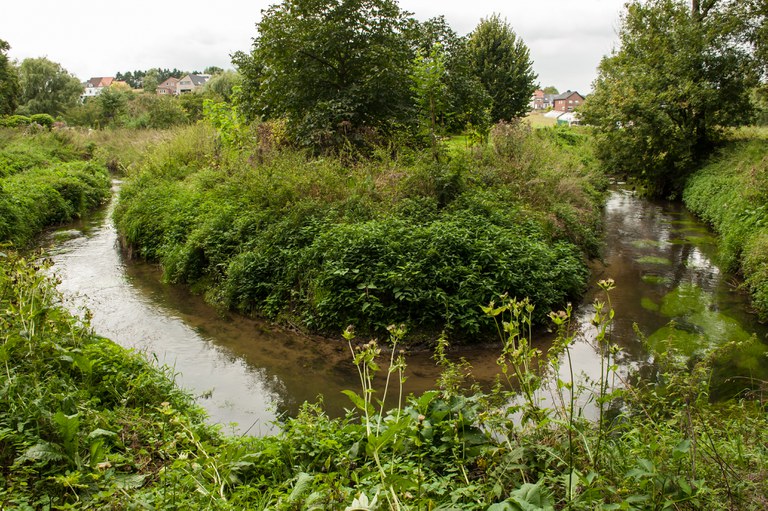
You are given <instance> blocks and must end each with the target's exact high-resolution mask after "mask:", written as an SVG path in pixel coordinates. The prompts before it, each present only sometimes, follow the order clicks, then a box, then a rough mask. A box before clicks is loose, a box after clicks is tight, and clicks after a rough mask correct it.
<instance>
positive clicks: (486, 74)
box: [468, 14, 537, 121]
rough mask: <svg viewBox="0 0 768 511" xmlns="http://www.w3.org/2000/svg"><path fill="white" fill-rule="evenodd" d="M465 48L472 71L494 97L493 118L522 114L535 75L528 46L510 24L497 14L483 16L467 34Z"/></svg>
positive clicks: (528, 99) (531, 92)
mask: <svg viewBox="0 0 768 511" xmlns="http://www.w3.org/2000/svg"><path fill="white" fill-rule="evenodd" d="M468 50H469V55H470V60H471V63H472V66H473V70H474V73H475V75H476V76H477V77H478V78H479V79H480V82H482V84H483V86H484V87H485V90H486V91H488V94H489V95H490V96H491V99H492V100H493V106H492V111H491V115H492V117H493V120H494V121H498V120H501V119H504V120H510V119H514V118H516V117H521V116H523V115H524V114H525V113H526V112H527V111H528V104H529V102H530V100H531V94H533V91H534V90H536V85H535V80H536V76H537V75H536V73H534V72H533V64H532V62H531V58H530V51H529V50H528V47H527V46H526V45H525V43H524V42H523V41H522V39H520V38H518V37H517V35H516V34H515V32H514V31H513V30H512V27H510V25H509V23H507V21H506V20H502V19H501V18H500V17H499V15H498V14H494V15H493V16H491V17H490V18H485V19H482V20H481V21H480V23H479V24H478V25H477V27H476V28H475V30H474V31H473V32H472V33H471V34H470V36H469V44H468Z"/></svg>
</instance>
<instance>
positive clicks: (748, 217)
mask: <svg viewBox="0 0 768 511" xmlns="http://www.w3.org/2000/svg"><path fill="white" fill-rule="evenodd" d="M683 200H684V201H685V204H686V206H687V207H688V208H689V209H690V210H691V211H693V212H694V213H695V214H697V215H699V216H700V217H701V218H703V219H704V220H705V221H707V222H709V223H710V224H711V225H712V226H713V227H714V229H715V230H716V231H717V233H718V235H719V237H720V240H721V243H720V246H721V253H722V254H723V258H724V261H723V262H724V263H725V265H726V266H727V267H728V268H729V269H731V270H733V271H740V272H741V273H742V274H743V275H744V278H745V285H746V287H747V288H748V289H749V291H750V293H751V295H752V302H753V304H754V307H755V310H756V311H757V312H758V314H759V315H760V318H761V319H763V320H768V130H766V129H765V128H762V129H757V128H753V129H750V130H742V131H740V132H739V133H737V135H735V136H734V137H733V139H732V140H731V141H729V143H728V144H727V146H726V147H724V148H723V149H722V150H721V151H720V152H719V153H718V154H717V155H716V156H714V157H713V158H712V159H711V160H710V162H709V163H708V164H707V165H705V166H704V168H702V169H701V170H699V171H698V172H696V173H695V174H694V175H693V176H691V178H690V179H689V180H688V183H687V185H686V187H685V191H684V194H683Z"/></svg>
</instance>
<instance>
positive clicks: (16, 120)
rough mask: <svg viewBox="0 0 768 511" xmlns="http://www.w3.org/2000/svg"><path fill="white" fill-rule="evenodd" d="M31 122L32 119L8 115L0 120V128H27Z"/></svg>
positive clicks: (24, 116)
mask: <svg viewBox="0 0 768 511" xmlns="http://www.w3.org/2000/svg"><path fill="white" fill-rule="evenodd" d="M31 122H32V119H31V118H29V117H27V116H26V115H9V116H8V117H2V118H0V126H5V127H6V128H18V127H19V126H28V125H29V124H30V123H31Z"/></svg>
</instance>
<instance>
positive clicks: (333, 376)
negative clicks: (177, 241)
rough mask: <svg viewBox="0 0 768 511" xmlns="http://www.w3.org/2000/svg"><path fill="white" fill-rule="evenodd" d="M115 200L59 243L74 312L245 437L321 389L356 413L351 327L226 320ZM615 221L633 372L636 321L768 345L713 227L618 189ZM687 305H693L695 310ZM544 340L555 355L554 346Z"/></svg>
mask: <svg viewBox="0 0 768 511" xmlns="http://www.w3.org/2000/svg"><path fill="white" fill-rule="evenodd" d="M113 208H114V204H110V206H109V207H107V208H105V210H103V211H101V212H100V213H98V214H96V215H94V216H92V217H91V218H90V219H88V220H86V221H84V222H80V223H79V224H75V225H70V226H67V227H66V228H62V229H60V230H59V231H56V232H54V233H52V234H51V235H50V237H49V239H48V240H47V246H48V247H49V252H50V256H51V258H52V259H53V261H54V267H53V271H54V273H55V274H57V275H58V277H59V278H60V279H61V284H60V286H59V288H60V289H61V291H62V292H63V293H64V295H65V296H66V297H68V298H67V299H68V303H69V306H70V308H71V309H72V310H81V309H82V308H83V307H86V308H88V309H89V310H90V311H91V312H92V314H93V319H92V325H93V327H94V330H95V331H96V332H97V333H99V334H100V335H103V336H105V337H108V338H110V339H112V340H114V341H115V342H117V343H119V344H121V345H123V346H126V347H130V348H133V349H136V350H139V351H143V352H146V353H147V354H148V355H149V356H150V358H156V359H157V360H158V361H159V362H160V363H163V364H167V365H170V366H171V367H173V368H174V370H175V372H176V373H177V379H178V381H179V383H180V384H181V385H182V386H184V387H185V388H187V389H189V391H190V392H192V393H193V394H194V395H195V396H198V401H199V403H200V404H201V405H203V406H204V407H205V408H206V409H207V410H208V412H209V414H210V416H211V418H212V420H213V421H214V422H218V423H222V424H229V423H233V422H236V423H238V425H239V426H237V427H234V431H236V432H245V431H249V432H250V433H255V434H264V433H268V432H270V431H272V430H273V425H272V422H273V421H274V420H275V419H276V417H278V416H279V415H280V414H285V413H287V414H295V413H296V411H297V409H298V406H299V405H300V404H301V403H303V402H304V401H307V400H309V401H315V400H316V399H317V398H318V396H320V395H322V396H323V401H324V403H325V406H326V409H327V411H328V413H330V414H333V415H339V414H342V413H343V410H344V408H345V407H350V403H349V400H348V398H347V397H346V396H344V395H342V394H341V391H342V390H345V389H353V390H354V389H358V388H359V382H358V379H357V378H358V377H357V372H356V369H355V367H354V366H353V365H352V362H351V356H350V354H349V348H348V346H347V345H346V343H345V342H343V341H342V340H341V335H339V339H338V340H334V339H330V340H329V339H322V338H311V337H306V336H303V335H298V334H295V333H292V332H289V331H285V330H283V329H279V328H276V327H273V326H272V325H270V324H268V323H265V322H261V321H256V320H251V319H248V318H244V317H241V316H237V315H231V314H222V313H219V312H218V311H216V310H215V309H214V308H212V307H210V306H209V305H207V304H205V303H204V302H203V300H202V299H201V298H200V297H198V296H194V295H192V294H190V293H189V292H188V291H187V290H186V289H185V288H184V287H182V286H173V285H167V284H162V283H160V273H159V270H158V269H157V268H156V267H155V266H152V265H148V264H145V263H140V262H135V261H128V260H126V259H125V258H124V257H123V255H122V254H121V251H120V249H119V245H118V241H117V234H116V232H115V229H114V227H113V225H112V222H111V212H112V209H113ZM605 223H606V233H607V234H606V247H607V248H606V252H605V255H604V260H603V262H602V263H600V264H594V265H593V275H594V278H593V284H592V285H591V287H590V290H589V292H588V293H587V295H586V297H585V299H584V303H585V304H591V303H592V301H593V300H594V298H595V297H596V296H597V290H596V286H595V285H594V282H596V281H597V280H599V279H602V278H608V277H610V278H613V279H614V280H615V281H616V284H617V289H616V290H615V291H613V293H612V297H611V299H612V305H613V306H614V307H615V309H616V317H617V321H616V323H615V324H614V327H613V334H612V339H613V342H617V343H618V344H619V345H620V346H621V347H622V349H623V354H622V358H621V359H620V363H621V364H623V366H624V367H625V369H624V370H625V371H626V369H627V368H629V367H633V366H637V365H638V364H643V363H645V362H646V361H647V359H648V355H647V352H646V349H645V347H644V346H643V344H642V343H641V342H640V341H638V340H637V336H636V335H635V333H634V331H633V326H632V325H633V323H638V324H639V325H640V329H641V331H642V332H643V333H644V334H645V335H646V336H648V340H649V342H660V341H658V340H657V339H660V338H662V337H671V338H673V340H674V342H675V343H678V342H679V345H680V349H681V350H682V351H684V352H686V353H689V352H693V351H694V350H695V349H696V348H697V347H699V346H701V345H702V343H717V342H722V339H723V338H733V339H736V338H742V337H743V336H745V335H747V333H746V332H758V336H759V337H760V338H761V339H765V335H766V329H765V328H764V327H762V326H761V325H759V324H757V323H756V322H755V321H754V318H753V317H752V316H751V315H749V314H747V313H746V312H744V297H743V296H742V295H741V294H740V293H737V292H735V291H734V290H733V288H732V286H731V285H730V281H731V279H732V277H730V276H728V275H727V274H723V273H722V272H721V271H720V270H719V269H718V267H717V265H716V264H715V262H714V261H715V260H716V246H715V244H714V239H713V238H712V236H711V234H710V233H709V232H708V231H707V229H706V227H705V226H703V225H702V224H701V223H699V222H697V221H696V220H695V219H693V218H692V217H691V216H690V215H689V214H687V213H686V212H685V211H684V210H682V209H681V208H680V206H678V205H675V204H670V203H652V202H649V201H646V200H643V199H639V198H637V197H636V196H634V195H633V194H631V193H629V192H625V191H616V192H613V193H612V194H611V196H610V198H609V199H608V201H607V203H606V208H605ZM688 305H692V306H693V307H692V308H691V309H690V310H689V309H686V308H685V307H686V306H688ZM591 314H592V312H591V306H589V305H586V306H582V307H579V308H578V310H577V316H578V319H579V321H580V322H581V323H582V324H583V325H585V331H587V332H588V330H589V329H588V328H587V327H586V325H588V323H589V319H590V318H591ZM671 320H674V325H673V326H670V324H669V322H670V321H671ZM747 337H748V335H747ZM678 338H679V341H678ZM540 344H541V345H542V349H546V341H540ZM760 346H762V344H761V345H760ZM763 350H764V348H763ZM761 353H762V352H761ZM498 354H499V352H498V347H488V346H486V347H480V348H477V347H475V348H463V349H461V350H458V351H456V352H454V353H453V354H452V356H453V357H456V358H458V357H465V358H466V359H467V360H468V361H469V362H470V364H471V365H472V367H473V372H474V374H475V377H476V379H477V380H478V381H479V382H481V383H488V382H490V381H491V380H492V379H493V377H494V375H495V374H496V372H497V366H496V364H495V361H496V358H497V356H498ZM750 356H751V357H752V358H750V360H749V361H747V360H746V359H747V358H749V357H746V358H745V359H744V360H741V361H737V363H734V364H733V365H734V369H733V370H737V369H738V370H741V368H743V366H745V365H746V366H750V367H753V368H755V367H757V368H760V367H762V368H764V367H765V363H764V360H763V361H762V366H761V365H760V363H758V364H757V365H755V364H756V362H755V357H759V356H761V355H758V354H755V353H753V354H752V355H750ZM573 358H574V361H575V366H576V367H575V368H576V370H577V372H584V373H585V374H587V375H590V376H596V373H597V371H598V370H599V366H600V360H599V358H598V356H597V355H596V353H595V351H594V349H593V348H592V346H591V345H590V343H589V335H588V334H586V335H585V339H584V340H582V341H581V342H579V343H577V345H576V346H574V348H573ZM407 362H408V380H407V382H406V392H414V393H419V392H421V391H424V390H427V389H429V388H433V386H434V383H435V380H436V379H437V377H438V376H439V369H438V368H437V367H436V366H435V363H434V362H433V361H432V359H431V354H429V353H423V352H419V353H413V354H409V355H408V357H407ZM750 364H751V365H750ZM761 374H762V373H761ZM393 403H394V402H393Z"/></svg>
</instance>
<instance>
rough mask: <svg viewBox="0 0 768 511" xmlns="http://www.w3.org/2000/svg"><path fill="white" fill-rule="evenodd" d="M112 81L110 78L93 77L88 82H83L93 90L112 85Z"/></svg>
mask: <svg viewBox="0 0 768 511" xmlns="http://www.w3.org/2000/svg"><path fill="white" fill-rule="evenodd" d="M114 80H115V79H114V78H113V77H111V76H95V77H93V78H91V79H90V80H88V81H87V82H85V84H86V86H88V87H93V88H98V87H109V86H110V85H112V82H113V81H114Z"/></svg>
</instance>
